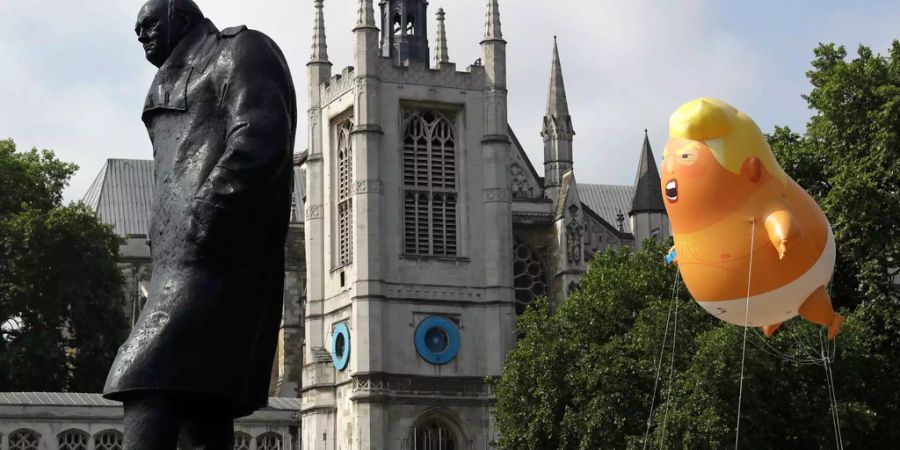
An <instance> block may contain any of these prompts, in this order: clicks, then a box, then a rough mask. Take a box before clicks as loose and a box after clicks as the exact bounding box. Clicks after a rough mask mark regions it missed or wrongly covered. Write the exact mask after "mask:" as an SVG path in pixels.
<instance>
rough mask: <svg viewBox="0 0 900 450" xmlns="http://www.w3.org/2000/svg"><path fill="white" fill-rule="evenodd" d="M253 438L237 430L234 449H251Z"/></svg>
mask: <svg viewBox="0 0 900 450" xmlns="http://www.w3.org/2000/svg"><path fill="white" fill-rule="evenodd" d="M251 443H253V438H251V437H250V435H249V434H247V433H242V432H240V431H237V432H235V433H234V450H250V444H251Z"/></svg>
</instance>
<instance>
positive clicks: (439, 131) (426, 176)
mask: <svg viewBox="0 0 900 450" xmlns="http://www.w3.org/2000/svg"><path fill="white" fill-rule="evenodd" d="M455 133H456V131H455V129H454V127H453V123H452V121H451V120H450V119H449V118H448V117H447V116H445V115H444V114H441V113H439V112H435V111H431V110H409V111H407V112H406V114H405V119H404V132H403V188H404V197H403V251H404V253H405V254H407V255H423V256H457V255H458V253H459V248H458V243H457V239H458V236H457V234H458V223H457V222H458V215H457V207H458V192H457V166H456V134H455Z"/></svg>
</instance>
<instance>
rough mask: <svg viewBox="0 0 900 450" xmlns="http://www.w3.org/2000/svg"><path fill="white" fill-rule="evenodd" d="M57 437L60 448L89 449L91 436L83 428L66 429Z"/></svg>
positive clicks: (64, 449)
mask: <svg viewBox="0 0 900 450" xmlns="http://www.w3.org/2000/svg"><path fill="white" fill-rule="evenodd" d="M57 439H58V444H59V450H88V441H90V436H88V434H87V433H85V432H84V431H81V430H66V431H63V432H62V433H60V434H59V436H57Z"/></svg>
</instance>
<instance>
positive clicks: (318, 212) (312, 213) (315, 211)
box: [306, 205, 322, 220]
mask: <svg viewBox="0 0 900 450" xmlns="http://www.w3.org/2000/svg"><path fill="white" fill-rule="evenodd" d="M306 218H307V219H310V220H312V219H321V218H322V205H310V206H308V207H307V208H306Z"/></svg>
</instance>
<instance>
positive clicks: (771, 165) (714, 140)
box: [669, 97, 787, 182]
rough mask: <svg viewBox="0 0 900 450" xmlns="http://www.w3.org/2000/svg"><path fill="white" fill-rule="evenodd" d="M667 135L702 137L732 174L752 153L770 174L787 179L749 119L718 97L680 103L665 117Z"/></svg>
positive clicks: (739, 171)
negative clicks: (669, 116)
mask: <svg viewBox="0 0 900 450" xmlns="http://www.w3.org/2000/svg"><path fill="white" fill-rule="evenodd" d="M669 135H670V136H671V137H676V138H682V139H690V140H692V141H703V142H704V143H705V144H706V145H707V146H708V147H709V148H710V150H712V153H713V156H715V158H716V161H718V162H719V164H720V165H721V166H722V167H724V168H725V169H727V170H729V171H731V172H734V173H736V174H740V173H741V167H742V166H743V165H744V162H745V161H747V159H748V158H751V157H753V156H756V157H757V158H759V160H760V162H762V164H763V166H764V167H765V168H766V170H767V171H768V172H769V173H770V174H772V175H773V176H775V177H777V178H779V179H781V180H782V181H785V182H786V181H787V175H786V174H785V173H784V170H782V168H781V166H780V165H779V164H778V161H777V160H776V159H775V155H773V154H772V149H771V148H770V147H769V143H768V142H767V141H766V137H765V135H763V133H762V131H760V129H759V127H758V126H757V125H756V123H755V122H754V121H753V119H751V118H750V116H748V115H746V114H744V113H742V112H740V111H738V110H737V109H735V108H734V107H733V106H731V105H729V104H728V103H725V102H723V101H722V100H717V99H714V98H708V97H701V98H698V99H694V100H691V101H689V102H687V103H685V104H684V105H681V107H679V108H678V109H677V110H676V111H675V113H674V114H672V118H671V119H669Z"/></svg>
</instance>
